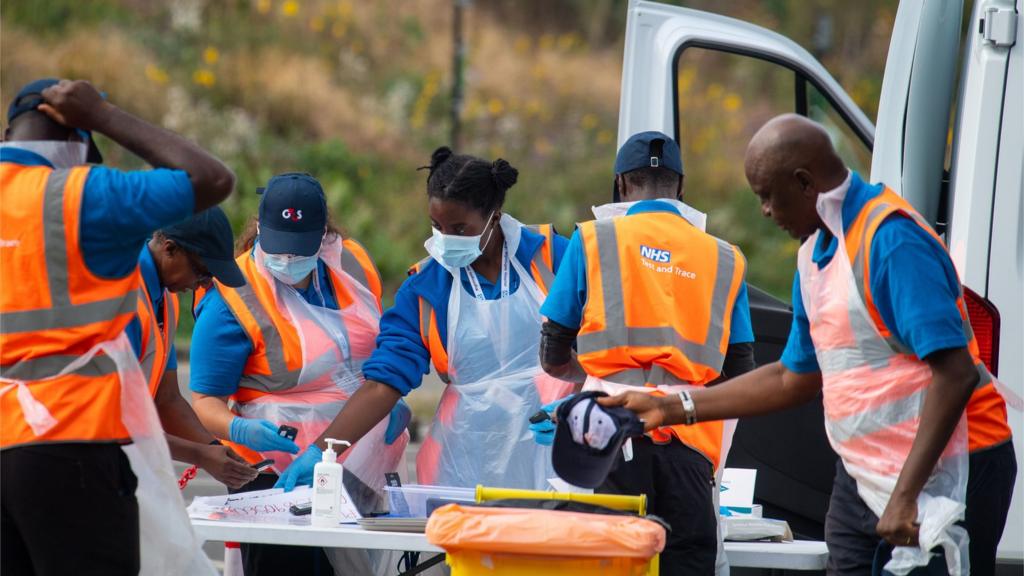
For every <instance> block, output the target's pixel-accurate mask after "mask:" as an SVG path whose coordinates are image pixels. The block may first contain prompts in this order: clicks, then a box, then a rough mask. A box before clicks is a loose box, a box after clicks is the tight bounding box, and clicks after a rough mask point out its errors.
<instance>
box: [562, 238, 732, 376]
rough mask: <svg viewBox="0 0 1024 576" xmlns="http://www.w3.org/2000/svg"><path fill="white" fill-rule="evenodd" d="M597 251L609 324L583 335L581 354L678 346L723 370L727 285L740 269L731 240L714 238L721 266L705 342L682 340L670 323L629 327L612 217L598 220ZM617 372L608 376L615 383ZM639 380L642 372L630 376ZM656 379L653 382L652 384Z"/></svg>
mask: <svg viewBox="0 0 1024 576" xmlns="http://www.w3.org/2000/svg"><path fill="white" fill-rule="evenodd" d="M594 231H595V233H596V236H597V252H598V258H599V263H600V266H601V291H602V296H603V300H604V318H605V326H606V328H605V329H604V330H602V331H600V332H592V333H589V334H580V335H579V336H577V337H576V345H577V348H578V350H579V353H580V354H586V353H590V352H599V351H603V350H609V349H611V348H619V347H623V346H630V347H656V346H671V347H673V348H677V349H679V350H680V351H682V353H683V354H684V355H685V356H686V357H687V358H688V359H689V360H690V361H692V362H696V363H698V364H703V365H705V366H708V367H710V368H712V369H714V370H715V371H718V372H720V371H721V370H722V364H723V363H724V362H725V354H723V353H722V352H721V349H720V348H719V346H720V344H721V341H722V337H723V335H724V331H725V313H726V306H727V305H728V301H729V289H730V288H731V286H732V277H733V273H734V271H735V268H736V253H735V252H734V251H733V249H732V246H731V245H730V244H729V243H728V242H723V241H722V240H719V239H717V238H715V241H716V242H717V244H718V266H717V269H716V271H715V286H714V289H713V291H712V296H711V325H710V326H709V327H708V332H707V336H706V338H705V340H704V342H703V343H701V342H693V341H690V340H687V339H685V338H683V337H682V336H681V335H680V334H679V333H678V332H676V330H675V328H673V327H671V326H652V327H629V326H626V306H625V299H624V296H623V292H622V272H621V266H620V264H619V243H618V237H617V234H616V230H615V222H614V221H613V220H598V221H596V222H594ZM614 378H615V376H614V375H613V376H608V377H605V379H606V380H610V381H615V380H614ZM626 378H627V379H635V378H638V376H629V375H627V376H626ZM652 383H654V382H652Z"/></svg>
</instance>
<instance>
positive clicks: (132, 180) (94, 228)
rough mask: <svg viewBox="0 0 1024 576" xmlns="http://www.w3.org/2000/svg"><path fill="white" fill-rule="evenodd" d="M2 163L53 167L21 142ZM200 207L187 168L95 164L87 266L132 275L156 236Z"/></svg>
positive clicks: (85, 207)
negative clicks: (147, 244) (126, 168)
mask: <svg viewBox="0 0 1024 576" xmlns="http://www.w3.org/2000/svg"><path fill="white" fill-rule="evenodd" d="M0 162H11V163H13V164H21V165H22V166H49V167H51V168H52V167H53V165H52V164H50V162H49V161H48V160H46V159H45V158H43V157H42V156H40V155H39V154H36V153H35V152H30V151H28V150H23V149H20V148H17V147H16V143H10V144H8V145H6V146H3V147H0ZM194 209H195V197H194V195H193V192H192V182H191V181H190V180H189V179H188V174H186V173H185V172H183V171H181V170H169V169H166V168H157V169H154V170H132V171H122V170H117V169H116V168H108V167H106V166H93V167H92V169H91V170H89V175H88V176H87V177H86V180H85V187H84V190H83V192H82V213H81V221H80V227H79V235H78V242H79V245H80V246H81V249H82V257H83V258H84V259H85V265H86V266H87V267H88V268H89V271H90V272H92V273H93V274H95V275H96V276H99V277H101V278H123V277H125V276H127V275H128V274H130V273H131V272H132V271H133V270H135V266H136V265H137V263H138V258H139V250H140V249H141V248H142V246H143V244H145V242H146V240H147V239H149V237H150V235H151V234H152V233H153V232H154V231H155V230H159V229H160V228H163V227H165V226H170V225H171V224H174V223H176V222H180V221H181V220H184V219H186V218H188V217H190V216H191V215H192V212H193V211H194Z"/></svg>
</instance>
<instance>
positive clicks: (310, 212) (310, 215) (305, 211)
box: [257, 172, 327, 256]
mask: <svg viewBox="0 0 1024 576" xmlns="http://www.w3.org/2000/svg"><path fill="white" fill-rule="evenodd" d="M257 192H258V193H260V194H262V195H263V197H262V198H261V199H260V217H259V218H260V247H261V248H263V251H264V252H266V253H267V254H295V255H297V256H312V255H314V254H316V253H317V252H319V251H320V243H321V241H322V240H323V238H324V233H325V232H326V231H327V199H326V198H325V197H324V189H323V187H321V186H320V182H318V181H317V179H316V178H313V177H312V176H310V175H309V174H305V173H301V172H287V173H285V174H278V175H277V176H274V177H273V178H271V179H270V181H269V182H267V186H266V187H265V188H262V189H259V190H257Z"/></svg>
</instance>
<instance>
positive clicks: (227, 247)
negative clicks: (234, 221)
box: [126, 206, 256, 488]
mask: <svg viewBox="0 0 1024 576" xmlns="http://www.w3.org/2000/svg"><path fill="white" fill-rule="evenodd" d="M139 274H140V275H141V277H142V281H141V282H140V283H139V287H140V290H139V306H138V311H137V312H136V317H135V318H133V319H132V321H131V322H130V323H129V324H128V327H127V328H126V332H127V334H128V341H129V342H130V343H131V345H132V350H133V351H134V352H135V354H136V356H138V358H139V362H140V363H141V364H142V372H143V374H144V375H145V376H146V378H147V379H148V382H149V392H150V394H152V395H153V399H154V401H155V402H156V411H157V414H158V415H159V416H160V423H161V424H162V425H163V428H164V431H165V432H166V433H167V445H168V447H169V448H170V451H171V457H172V458H174V459H175V460H177V461H179V462H188V463H189V464H194V465H196V466H197V467H199V468H202V469H203V470H205V471H206V472H208V473H209V474H210V475H211V476H213V477H214V478H215V479H216V480H217V481H219V482H222V483H223V484H224V485H226V486H227V487H228V488H239V487H241V486H243V485H245V484H247V483H249V482H251V481H252V480H253V479H255V478H256V469H255V468H253V467H252V466H250V465H249V463H248V462H246V461H245V459H244V458H242V457H241V456H239V455H238V454H237V453H236V452H235V451H234V450H232V449H231V448H230V447H227V446H224V445H222V444H221V442H220V441H218V440H217V439H216V438H214V436H213V434H211V433H210V432H209V431H208V430H207V429H206V428H204V427H203V425H202V423H201V422H200V421H199V418H198V417H197V416H196V413H195V412H194V411H193V410H192V407H191V406H189V404H188V402H186V401H185V399H184V398H182V396H181V390H180V389H179V385H178V360H177V349H176V347H175V345H174V335H175V333H176V332H177V330H178V319H179V318H180V317H181V310H180V307H179V304H178V294H179V293H182V292H187V291H190V290H191V291H194V290H197V289H200V288H204V289H205V288H209V286H210V284H211V283H212V282H213V279H214V278H216V279H217V280H218V281H219V282H221V283H222V284H225V285H227V286H232V287H235V288H238V287H241V286H244V285H245V277H244V276H243V275H242V271H241V270H239V269H238V265H237V264H235V261H234V238H233V236H232V234H231V224H230V223H229V222H228V217H227V215H225V214H224V211H223V210H221V209H220V208H219V207H217V206H214V207H212V208H209V209H207V210H204V211H203V212H201V213H199V214H196V215H195V216H193V217H192V218H189V219H188V220H185V221H183V222H179V223H177V224H173V225H171V226H167V227H165V228H161V229H160V230H157V231H156V232H154V233H153V237H152V238H151V239H150V240H149V242H147V243H146V246H145V247H143V248H142V251H141V252H139Z"/></svg>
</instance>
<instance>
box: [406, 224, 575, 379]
mask: <svg viewBox="0 0 1024 576" xmlns="http://www.w3.org/2000/svg"><path fill="white" fill-rule="evenodd" d="M526 229H527V230H529V231H531V232H533V233H535V234H540V235H541V236H543V237H544V241H543V242H542V243H541V245H540V248H539V249H538V250H537V252H536V253H535V254H534V255H533V260H532V261H531V262H530V274H531V275H532V276H533V280H534V282H536V283H537V286H538V287H539V288H540V291H541V293H543V294H544V295H545V296H546V295H547V293H548V290H550V289H551V284H552V282H554V280H555V274H554V272H553V270H554V260H553V257H552V251H551V250H552V248H551V247H552V246H553V245H554V234H555V227H554V226H552V225H551V224H533V225H528V226H526ZM512 257H513V258H514V257H515V256H514V255H513V256H512ZM432 259H433V258H432V257H431V256H427V257H426V258H424V259H423V260H420V261H419V262H417V263H416V264H413V265H412V267H411V268H409V275H410V276H412V275H413V274H417V273H418V272H419V271H420V270H422V269H423V267H424V266H426V265H427V264H428V263H429V262H430V261H431V260H432ZM419 302H420V338H421V339H422V340H423V346H424V347H426V349H427V351H429V352H430V359H431V361H432V362H433V363H434V370H435V371H436V372H437V375H438V377H440V378H441V381H442V382H444V383H445V384H448V383H449V382H450V381H451V380H450V379H449V378H448V351H447V349H446V348H445V342H443V341H442V340H441V333H440V332H439V331H438V329H437V314H436V313H435V312H434V307H433V306H432V305H431V304H430V302H429V301H427V299H426V298H423V297H422V296H421V297H420V298H419ZM450 329H451V327H449V330H450Z"/></svg>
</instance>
